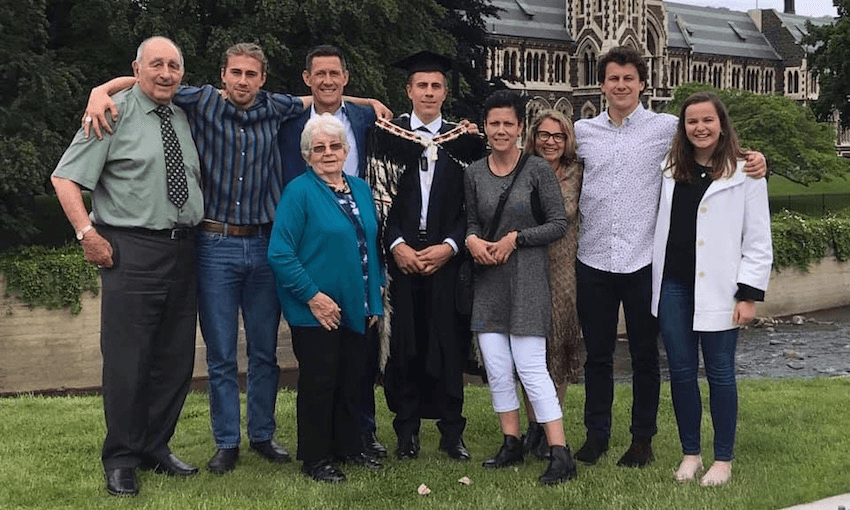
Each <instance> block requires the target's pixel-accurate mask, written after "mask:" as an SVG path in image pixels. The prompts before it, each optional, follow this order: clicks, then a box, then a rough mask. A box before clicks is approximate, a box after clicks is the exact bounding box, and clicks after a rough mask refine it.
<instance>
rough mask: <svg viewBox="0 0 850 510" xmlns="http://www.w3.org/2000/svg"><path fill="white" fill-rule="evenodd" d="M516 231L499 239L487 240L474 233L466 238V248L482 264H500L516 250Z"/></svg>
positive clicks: (473, 258) (477, 262)
mask: <svg viewBox="0 0 850 510" xmlns="http://www.w3.org/2000/svg"><path fill="white" fill-rule="evenodd" d="M516 237H517V233H516V231H515V230H514V231H511V232H508V233H507V234H505V235H504V236H502V238H501V239H499V240H498V241H487V240H484V239H481V238H480V237H478V236H477V235H475V234H473V235H471V236H469V237H467V238H466V248H467V249H468V250H469V254H470V255H472V260H474V261H475V263H476V264H481V265H482V266H498V265H501V264H504V263H505V262H507V261H508V259H509V258H510V257H511V253H513V252H514V251H515V250H516V246H517V245H516Z"/></svg>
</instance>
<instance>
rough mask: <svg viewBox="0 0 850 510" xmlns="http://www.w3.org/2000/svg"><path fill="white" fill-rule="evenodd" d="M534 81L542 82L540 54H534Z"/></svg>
mask: <svg viewBox="0 0 850 510" xmlns="http://www.w3.org/2000/svg"><path fill="white" fill-rule="evenodd" d="M534 81H540V54H538V53H535V54H534Z"/></svg>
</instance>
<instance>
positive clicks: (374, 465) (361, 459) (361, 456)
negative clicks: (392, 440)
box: [342, 453, 384, 469]
mask: <svg viewBox="0 0 850 510" xmlns="http://www.w3.org/2000/svg"><path fill="white" fill-rule="evenodd" d="M342 461H343V462H349V463H351V464H357V465H358V466H361V467H364V468H366V469H384V465H383V464H381V463H380V462H378V461H377V460H375V459H373V458H372V457H370V456H368V455H366V454H365V453H358V454H356V455H349V456H347V457H344V458H343V459H342Z"/></svg>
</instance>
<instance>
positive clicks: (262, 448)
mask: <svg viewBox="0 0 850 510" xmlns="http://www.w3.org/2000/svg"><path fill="white" fill-rule="evenodd" d="M251 449H252V450H254V451H255V452H257V453H259V454H260V455H262V456H263V457H265V458H266V459H268V460H270V461H272V462H280V463H284V462H289V461H290V460H292V458H291V457H290V456H289V453H287V451H286V450H284V449H283V446H281V445H279V444H277V443H276V442H275V440H274V439H269V440H267V441H257V442H256V443H255V442H251Z"/></svg>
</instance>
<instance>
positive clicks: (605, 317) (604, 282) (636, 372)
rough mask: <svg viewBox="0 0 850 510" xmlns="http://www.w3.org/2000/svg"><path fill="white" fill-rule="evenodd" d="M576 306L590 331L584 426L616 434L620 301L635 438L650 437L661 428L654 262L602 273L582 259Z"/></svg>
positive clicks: (597, 432) (585, 331) (595, 432)
mask: <svg viewBox="0 0 850 510" xmlns="http://www.w3.org/2000/svg"><path fill="white" fill-rule="evenodd" d="M576 286H577V299H576V307H577V309H578V317H579V320H580V321H581V330H582V333H583V334H584V346H585V349H586V351H587V360H586V361H585V363H584V391H585V401H584V425H585V427H586V428H587V434H588V436H594V437H596V438H598V439H602V440H607V439H608V438H609V437H610V436H611V405H612V403H613V402H614V349H615V348H616V346H617V321H618V314H619V310H620V303H622V304H623V312H624V315H625V318H626V332H627V334H628V337H629V354H630V355H631V358H632V425H631V428H630V431H631V433H632V436H634V437H635V438H638V439H643V440H649V439H651V438H652V436H654V435H655V433H656V432H657V431H658V427H657V424H656V418H657V416H658V396H659V392H660V389H661V372H660V369H659V366H658V321H657V320H655V317H653V316H652V313H651V312H650V309H649V303H650V298H651V297H652V271H651V267H650V266H646V267H644V268H642V269H639V270H637V271H635V272H634V273H627V274H619V273H609V272H606V271H600V270H598V269H594V268H592V267H590V266H587V265H585V264H582V263H581V261H576Z"/></svg>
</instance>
